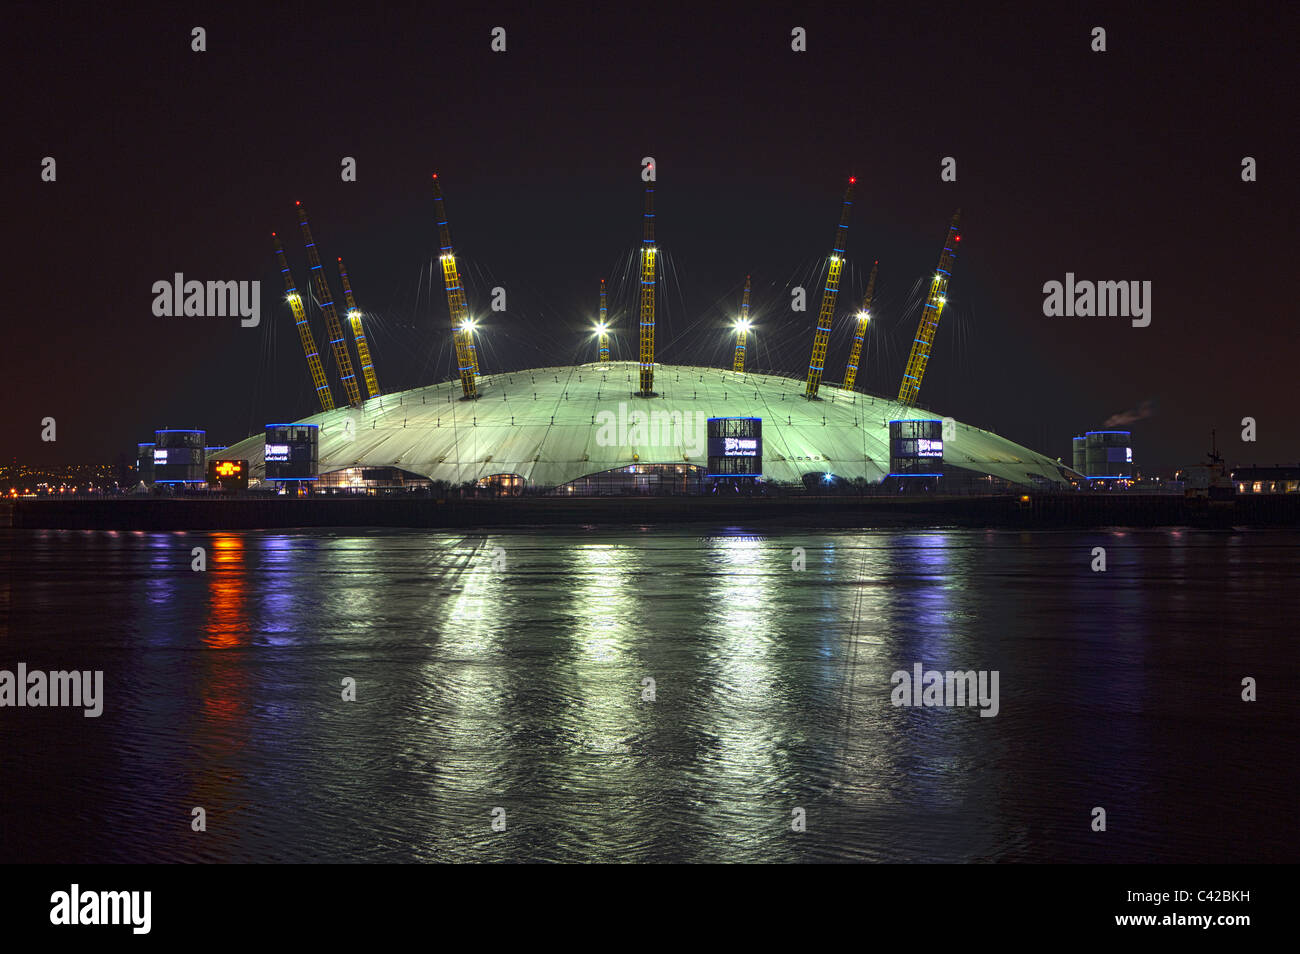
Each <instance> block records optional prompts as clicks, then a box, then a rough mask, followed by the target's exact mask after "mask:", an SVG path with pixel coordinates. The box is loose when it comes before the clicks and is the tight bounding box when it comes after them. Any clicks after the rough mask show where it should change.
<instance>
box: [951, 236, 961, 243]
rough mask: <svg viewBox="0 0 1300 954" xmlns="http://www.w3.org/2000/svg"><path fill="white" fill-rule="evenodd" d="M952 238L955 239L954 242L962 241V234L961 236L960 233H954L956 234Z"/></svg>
mask: <svg viewBox="0 0 1300 954" xmlns="http://www.w3.org/2000/svg"><path fill="white" fill-rule="evenodd" d="M952 240H953V241H954V242H960V241H961V236H960V235H954V236H953V237H952Z"/></svg>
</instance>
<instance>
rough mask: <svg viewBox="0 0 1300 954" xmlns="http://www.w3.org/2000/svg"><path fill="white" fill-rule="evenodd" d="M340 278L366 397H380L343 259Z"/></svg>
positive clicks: (367, 344)
mask: <svg viewBox="0 0 1300 954" xmlns="http://www.w3.org/2000/svg"><path fill="white" fill-rule="evenodd" d="M339 278H341V279H342V280H343V299H344V300H345V301H346V302H347V304H348V323H349V324H351V325H352V340H353V341H355V342H356V344H357V358H358V359H359V360H360V361H361V376H362V377H363V378H365V380H366V397H379V377H378V375H376V374H375V365H374V362H372V361H371V360H370V344H369V343H368V342H367V341H366V334H365V332H364V331H362V330H361V309H359V308H358V307H357V303H356V301H355V299H353V297H352V284H351V283H350V282H349V281H348V270H347V269H346V268H345V267H344V266H343V259H342V258H340V259H339Z"/></svg>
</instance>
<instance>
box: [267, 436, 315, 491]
mask: <svg viewBox="0 0 1300 954" xmlns="http://www.w3.org/2000/svg"><path fill="white" fill-rule="evenodd" d="M319 434H320V429H319V428H318V427H317V426H316V425H315V424H268V425H266V445H265V448H264V450H263V454H264V456H263V459H264V460H265V461H266V479H267V480H315V479H316V475H317V469H318V465H317V454H318V441H319Z"/></svg>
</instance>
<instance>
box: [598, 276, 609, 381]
mask: <svg viewBox="0 0 1300 954" xmlns="http://www.w3.org/2000/svg"><path fill="white" fill-rule="evenodd" d="M596 332H597V334H599V335H600V360H601V361H608V360H609V323H608V322H607V321H606V320H605V279H603V278H602V279H601V280H600V321H599V322H598V323H597V325H596Z"/></svg>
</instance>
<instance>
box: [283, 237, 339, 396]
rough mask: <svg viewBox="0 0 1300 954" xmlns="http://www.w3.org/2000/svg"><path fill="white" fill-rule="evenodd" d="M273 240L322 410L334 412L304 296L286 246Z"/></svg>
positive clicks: (287, 299)
mask: <svg viewBox="0 0 1300 954" xmlns="http://www.w3.org/2000/svg"><path fill="white" fill-rule="evenodd" d="M271 238H273V239H275V257H276V260H277V261H278V262H279V263H280V274H282V275H283V276H284V297H285V300H286V301H287V302H288V303H289V308H290V310H291V311H292V312H293V321H294V324H295V325H297V326H298V340H299V341H301V342H302V350H303V353H304V354H305V355H306V356H307V367H308V368H309V369H311V380H312V384H314V385H315V386H316V397H317V398H318V399H319V400H320V409H321V410H322V411H332V410H334V395H333V394H331V393H330V386H329V382H328V381H326V380H325V369H324V368H323V367H321V363H320V352H319V351H317V350H316V338H315V336H314V335H312V333H311V325H309V324H308V323H307V310H306V309H305V308H303V307H302V296H301V295H299V294H298V286H296V285H295V284H294V283H293V276H292V275H291V274H289V262H288V260H287V259H286V258H285V257H284V246H283V245H281V244H280V238H279V236H277V235H276V234H275V233H274V232H272V233H271Z"/></svg>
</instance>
